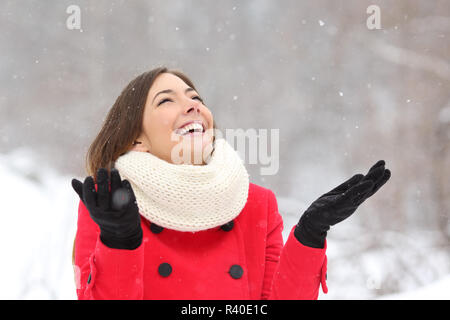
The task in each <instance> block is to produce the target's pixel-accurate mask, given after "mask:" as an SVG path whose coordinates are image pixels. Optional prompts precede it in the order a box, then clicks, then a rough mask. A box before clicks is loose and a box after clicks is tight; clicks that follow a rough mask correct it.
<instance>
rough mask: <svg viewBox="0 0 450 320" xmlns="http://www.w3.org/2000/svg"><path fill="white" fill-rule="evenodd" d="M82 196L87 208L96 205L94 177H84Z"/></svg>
mask: <svg viewBox="0 0 450 320" xmlns="http://www.w3.org/2000/svg"><path fill="white" fill-rule="evenodd" d="M83 198H84V201H85V205H86V207H87V208H88V209H89V208H95V207H96V206H97V193H96V192H95V183H94V179H93V178H92V177H91V176H89V177H86V179H84V183H83Z"/></svg>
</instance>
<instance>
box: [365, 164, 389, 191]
mask: <svg viewBox="0 0 450 320" xmlns="http://www.w3.org/2000/svg"><path fill="white" fill-rule="evenodd" d="M390 178H391V171H390V170H389V169H386V170H384V174H383V176H382V177H381V179H379V180H378V181H377V182H376V183H375V185H374V186H373V188H372V190H371V191H370V192H369V193H368V194H367V198H369V197H371V196H372V195H373V194H374V193H375V192H377V191H378V190H379V189H380V188H381V187H382V186H383V185H384V184H385V183H386V182H387V181H388V180H389V179H390Z"/></svg>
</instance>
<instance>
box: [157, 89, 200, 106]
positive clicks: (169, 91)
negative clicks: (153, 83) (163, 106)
mask: <svg viewBox="0 0 450 320" xmlns="http://www.w3.org/2000/svg"><path fill="white" fill-rule="evenodd" d="M189 91H195V90H194V89H192V88H191V87H187V88H186V90H184V93H188V92H189ZM161 93H175V92H174V91H173V90H171V89H166V90H163V91H160V92H158V93H157V94H156V95H155V97H154V98H153V101H152V103H153V102H155V99H156V97H157V96H158V95H159V94H161Z"/></svg>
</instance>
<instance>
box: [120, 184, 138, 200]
mask: <svg viewBox="0 0 450 320" xmlns="http://www.w3.org/2000/svg"><path fill="white" fill-rule="evenodd" d="M122 185H123V186H124V188H125V189H127V191H128V196H129V200H130V202H129V203H130V204H131V203H134V202H136V196H135V194H134V191H133V188H132V187H131V184H130V182H129V181H128V180H126V179H125V180H123V181H122Z"/></svg>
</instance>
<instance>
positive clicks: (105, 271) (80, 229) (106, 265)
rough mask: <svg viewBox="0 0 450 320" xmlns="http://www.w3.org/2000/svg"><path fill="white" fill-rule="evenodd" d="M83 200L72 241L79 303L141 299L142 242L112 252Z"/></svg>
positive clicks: (79, 207)
mask: <svg viewBox="0 0 450 320" xmlns="http://www.w3.org/2000/svg"><path fill="white" fill-rule="evenodd" d="M99 235H100V228H99V227H98V226H97V224H96V223H95V222H94V221H93V220H92V218H91V217H90V215H89V212H88V210H87V208H86V207H85V205H84V204H83V202H82V201H80V204H79V206H78V223H77V233H76V238H75V265H74V271H75V279H76V288H77V289H76V290H77V296H78V299H79V300H95V299H108V300H122V299H135V300H137V299H142V298H143V269H144V246H145V244H144V242H143V243H142V244H141V245H140V246H139V247H138V248H136V249H134V250H122V249H112V248H109V247H107V246H106V245H104V244H103V243H102V242H101V240H100V237H99Z"/></svg>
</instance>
